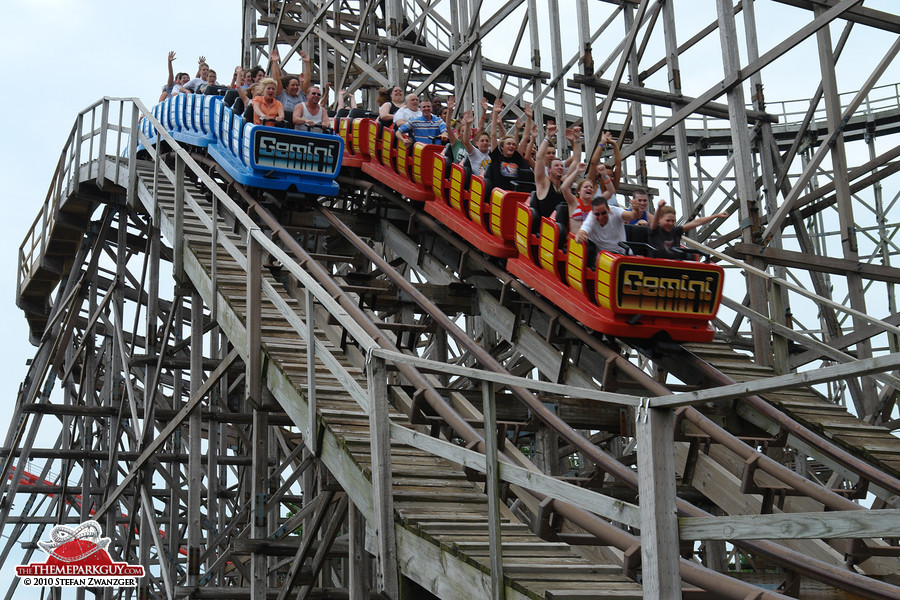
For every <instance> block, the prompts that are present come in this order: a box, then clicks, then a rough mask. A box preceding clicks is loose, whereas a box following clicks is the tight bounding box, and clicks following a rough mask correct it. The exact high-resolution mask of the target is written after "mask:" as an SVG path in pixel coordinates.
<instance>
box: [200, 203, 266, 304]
mask: <svg viewBox="0 0 900 600" xmlns="http://www.w3.org/2000/svg"><path fill="white" fill-rule="evenodd" d="M251 233H252V232H251ZM210 234H211V235H210V240H211V242H210V251H211V252H212V256H211V257H210V265H211V266H210V279H212V288H213V290H217V289H219V277H218V275H219V198H218V196H216V195H215V194H213V197H212V231H210ZM251 237H252V236H251ZM248 247H249V246H248ZM248 273H249V269H248ZM258 282H259V279H257V283H258ZM258 285H259V283H258ZM210 312H212V318H213V319H217V318H218V316H219V295H218V294H216V293H213V296H212V304H211V305H210Z"/></svg>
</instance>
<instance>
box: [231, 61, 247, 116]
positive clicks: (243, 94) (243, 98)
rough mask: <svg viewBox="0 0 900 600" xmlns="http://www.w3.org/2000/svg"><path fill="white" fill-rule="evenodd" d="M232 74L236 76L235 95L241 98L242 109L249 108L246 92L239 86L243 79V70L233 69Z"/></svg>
mask: <svg viewBox="0 0 900 600" xmlns="http://www.w3.org/2000/svg"><path fill="white" fill-rule="evenodd" d="M234 72H235V74H236V75H237V80H238V85H237V88H236V89H237V93H238V96H240V97H241V102H243V103H244V107H245V108H246V107H247V106H250V98H248V97H247V91H246V90H245V89H244V86H242V85H241V81H242V80H243V78H244V70H243V69H242V68H240V67H235V68H234Z"/></svg>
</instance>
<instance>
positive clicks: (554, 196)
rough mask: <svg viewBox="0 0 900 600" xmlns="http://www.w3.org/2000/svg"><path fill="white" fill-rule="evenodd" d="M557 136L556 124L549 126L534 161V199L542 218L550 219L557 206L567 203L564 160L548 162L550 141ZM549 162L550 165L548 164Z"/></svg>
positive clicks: (549, 124)
mask: <svg viewBox="0 0 900 600" xmlns="http://www.w3.org/2000/svg"><path fill="white" fill-rule="evenodd" d="M555 135H556V124H555V123H548V124H547V135H546V137H545V138H544V141H543V142H541V147H540V148H538V151H537V156H536V157H535V159H534V185H535V188H536V189H535V192H534V198H535V199H536V200H537V202H538V206H537V209H538V212H539V213H540V216H542V217H549V216H550V215H552V214H553V211H554V210H556V205H557V204H559V203H560V202H565V201H566V199H565V197H564V196H563V194H562V177H563V174H564V173H565V170H566V166H565V164H564V163H563V161H562V159H560V158H557V157H553V158H552V159H550V160H549V161H548V160H547V148H549V146H550V140H551V139H552V138H553V137H554V136H555ZM548 162H549V164H547V163H548Z"/></svg>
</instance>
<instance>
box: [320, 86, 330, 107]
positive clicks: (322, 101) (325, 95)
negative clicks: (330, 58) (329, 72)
mask: <svg viewBox="0 0 900 600" xmlns="http://www.w3.org/2000/svg"><path fill="white" fill-rule="evenodd" d="M330 94H331V82H330V81H326V82H325V88H324V89H323V90H322V97H321V98H319V106H321V107H322V108H326V107H327V106H328V96H329V95H330Z"/></svg>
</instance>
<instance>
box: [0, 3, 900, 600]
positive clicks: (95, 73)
mask: <svg viewBox="0 0 900 600" xmlns="http://www.w3.org/2000/svg"><path fill="white" fill-rule="evenodd" d="M484 4H485V12H493V10H495V9H496V7H497V6H499V4H500V2H499V0H488V1H486V2H485V3H484ZM561 4H562V5H563V7H564V9H565V13H566V15H567V18H565V19H564V21H563V30H564V34H565V35H567V36H568V35H570V34H571V38H574V37H575V35H574V32H567V25H566V21H569V20H571V21H572V22H574V9H572V8H571V3H570V2H567V1H566V0H563V2H562V3H561ZM866 5H867V6H872V7H874V8H882V9H885V8H888V7H889V6H890V2H887V1H882V2H875V3H872V2H867V3H866ZM601 6H604V7H605V6H607V5H601ZM711 6H712V3H710V7H711ZM604 10H605V9H604ZM779 11H781V12H780V13H779V18H775V19H772V20H766V15H765V14H764V13H762V11H758V12H759V13H760V14H758V15H757V19H758V22H759V23H760V24H761V27H760V29H761V32H762V33H761V35H762V36H763V39H762V40H761V44H762V45H763V48H762V50H763V51H764V50H765V49H766V48H767V47H769V46H771V44H773V43H776V42H777V41H779V40H780V39H782V38H783V37H784V35H786V34H784V33H774V37H769V34H770V33H772V32H776V31H777V30H779V29H781V27H780V26H779V24H780V23H782V21H781V19H780V16H781V13H785V14H787V13H796V11H795V9H784V8H783V7H779ZM713 14H714V13H713ZM802 14H806V15H808V13H802ZM240 19H241V2H239V1H238V0H217V1H216V2H201V1H199V0H178V1H174V0H155V1H154V2H142V3H136V2H127V1H125V2H123V1H122V0H115V1H113V0H43V1H37V0H18V1H16V2H7V3H6V4H5V9H4V18H3V19H2V20H0V50H2V55H3V56H6V57H7V68H8V69H9V71H10V72H9V75H10V77H12V78H14V79H16V82H14V83H13V84H11V85H10V89H9V90H8V92H7V95H6V96H5V97H4V99H2V100H0V132H2V138H0V140H2V141H0V181H2V184H3V190H4V193H5V198H4V202H3V204H4V206H5V207H6V212H5V214H4V220H5V221H6V222H7V227H6V231H7V233H6V235H4V236H2V239H0V292H2V293H0V315H2V321H0V323H2V331H3V333H4V335H5V336H6V339H7V341H6V342H5V343H3V344H2V345H0V398H3V401H4V402H5V403H6V405H7V406H11V405H12V404H13V402H14V401H15V397H16V392H17V389H18V386H19V384H20V382H21V381H22V379H23V377H24V376H25V374H26V366H25V361H26V359H29V358H30V357H31V356H32V355H33V353H34V350H35V349H34V347H33V346H31V345H30V344H29V343H28V333H27V327H26V322H25V319H24V317H23V314H22V312H21V311H20V310H19V309H18V308H17V307H16V306H15V283H16V266H17V254H18V248H19V245H20V243H21V241H22V239H23V237H24V235H25V233H26V231H27V229H28V227H29V226H30V224H31V222H32V221H33V219H34V218H35V216H36V215H37V212H38V209H39V206H40V204H41V203H42V202H43V199H44V197H45V195H46V192H47V187H48V185H49V183H50V177H51V175H52V173H53V170H54V168H55V165H56V161H57V160H58V157H59V153H60V150H61V148H62V145H63V143H64V141H65V137H66V135H67V134H68V131H69V129H70V128H71V126H72V124H73V122H74V119H75V117H76V115H77V114H78V112H79V111H80V110H82V109H83V108H85V107H86V106H88V105H90V104H92V103H93V102H95V101H96V100H98V99H100V98H101V97H102V96H103V95H107V96H119V97H125V96H138V97H140V98H141V99H143V101H144V102H145V104H147V105H152V104H154V103H155V101H156V99H157V97H158V95H159V90H160V86H161V85H162V84H163V83H164V82H165V79H166V54H167V52H168V51H169V50H175V51H176V52H177V56H178V60H177V62H176V64H175V68H176V71H180V70H184V71H188V72H190V73H191V75H192V76H193V74H194V72H195V69H196V63H197V57H198V56H199V55H201V54H202V55H205V56H206V57H207V61H208V62H209V64H210V65H211V66H212V67H213V68H214V69H216V70H217V71H218V73H219V79H220V80H225V81H226V83H227V82H228V81H230V79H231V73H232V71H233V69H234V66H235V65H237V64H238V63H239V59H240V44H241V23H240ZM804 20H808V17H807V18H806V19H804ZM705 23H706V19H705V18H704V22H703V24H705ZM763 23H768V24H770V25H774V26H773V27H771V28H769V27H763V26H762V24H763ZM593 25H594V26H596V25H597V22H596V21H595V22H594V23H593ZM791 29H793V28H791ZM868 31H870V32H871V30H868ZM693 33H694V31H692V30H690V29H689V28H687V27H684V28H683V27H682V26H681V25H680V24H679V38H680V39H686V38H687V37H688V36H690V35H692V34H693ZM837 33H838V31H835V33H834V37H835V39H837ZM862 39H863V40H864V41H867V42H870V43H871V44H873V45H875V44H877V46H878V48H876V49H875V50H870V51H869V52H868V55H866V53H865V47H859V48H854V50H859V51H860V59H859V61H860V62H858V63H857V64H860V63H861V64H864V65H867V66H866V67H865V68H861V69H858V70H855V71H850V72H848V77H847V78H848V79H853V78H854V77H858V78H860V81H861V80H862V79H864V78H865V76H866V75H867V74H868V72H869V70H870V69H871V66H874V61H876V60H877V59H878V58H880V56H881V55H882V54H880V50H879V49H880V48H886V47H887V45H889V43H890V41H892V39H891V36H887V35H885V34H881V33H875V34H873V35H872V37H871V38H870V39H868V40H866V38H862ZM713 40H714V41H715V45H716V47H717V46H718V36H717V35H716V36H714V37H713ZM863 46H868V47H869V48H872V47H873V46H869V44H868V43H866V44H863ZM812 50H813V51H814V48H813V49H812ZM543 51H544V57H545V58H544V60H545V61H546V64H545V68H548V67H549V64H550V56H549V54H550V53H549V47H545V48H543ZM506 52H507V54H508V50H507V51H506ZM598 52H599V51H598ZM485 54H486V55H487V54H488V52H485ZM742 54H743V55H744V56H745V55H746V54H745V53H742ZM603 56H605V53H604V54H603ZM497 58H498V59H500V60H502V58H500V57H497ZM713 58H715V60H714V61H709V64H708V74H709V76H710V80H709V81H701V82H689V81H687V80H686V81H685V84H686V93H691V92H694V93H697V92H699V91H702V90H705V89H707V88H708V87H709V86H710V85H712V84H713V83H715V82H716V81H718V79H721V61H720V59H719V58H718V50H717V49H716V52H715V54H714V55H713ZM567 59H568V56H565V57H564V58H563V60H567ZM653 60H654V62H655V60H656V59H655V58H654V59H653ZM869 65H871V66H869ZM785 66H787V67H788V70H789V71H792V72H793V73H792V74H791V75H789V76H795V77H796V76H797V75H798V71H799V73H801V74H802V75H804V77H802V79H805V81H806V82H807V83H805V84H804V85H799V84H800V83H802V82H801V81H799V79H801V78H798V80H796V81H795V83H797V84H798V85H797V87H796V88H794V89H792V86H791V85H787V86H783V87H781V89H780V90H779V89H778V87H779V86H777V85H773V80H774V79H778V78H779V76H778V75H775V73H773V75H775V77H773V78H771V79H768V80H766V81H767V99H768V100H770V101H771V100H774V99H776V98H778V99H795V98H808V97H809V96H810V95H811V94H812V91H813V90H814V89H815V88H814V84H815V83H817V82H818V75H817V73H815V72H813V73H804V72H803V71H804V69H803V68H802V61H798V62H795V63H794V64H793V65H786V64H785V62H782V63H780V65H779V66H778V67H777V69H779V70H781V69H783V68H784V67H785ZM682 67H683V68H684V67H686V65H685V64H684V63H682ZM810 67H812V68H813V69H816V68H817V63H816V62H814V61H813V62H812V63H811V64H810ZM773 71H775V69H773ZM683 72H684V73H685V76H687V75H688V74H690V75H696V74H697V73H698V72H700V70H699V69H694V70H693V71H689V70H688V69H686V68H685V69H684V71H683ZM896 73H897V71H896V68H894V69H892V71H891V72H889V73H888V75H886V76H885V78H884V80H883V82H891V83H893V82H896V81H900V78H898V77H897V76H896ZM610 74H611V73H610ZM809 81H812V82H813V86H812V89H809V84H808V82H809ZM860 81H856V82H852V81H850V82H848V81H845V82H844V83H845V84H846V85H842V86H841V89H844V90H848V89H855V86H856V85H858V83H859V82H860ZM688 85H691V87H693V86H694V85H696V89H694V90H691V92H688V90H687V87H688ZM795 92H796V93H795ZM4 412H5V413H6V414H9V411H8V410H7V411H4ZM6 419H7V417H5V416H0V435H4V436H5V434H6V430H7V427H8V424H7V421H6ZM4 542H5V540H0V543H4ZM10 577H12V571H11V567H7V569H4V570H2V571H0V581H4V582H5V581H8V580H9V578H10ZM5 587H6V586H5V585H2V586H0V589H2V590H5ZM30 593H31V592H30V591H29V592H26V591H25V590H23V589H22V588H20V589H19V592H18V594H17V596H16V597H17V598H32V597H34V598H37V597H39V591H35V592H34V595H29V594H30Z"/></svg>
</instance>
